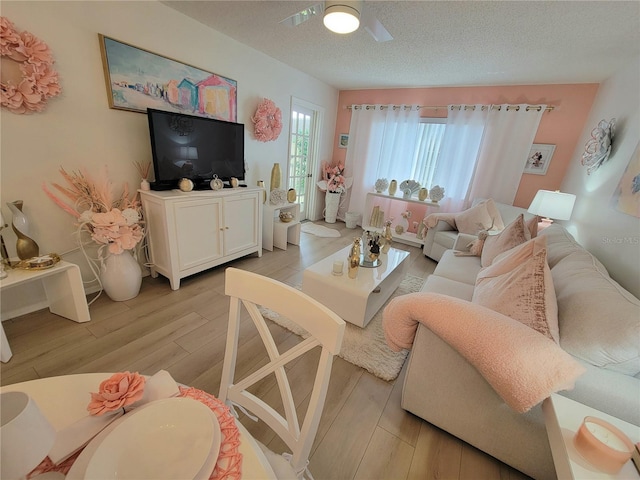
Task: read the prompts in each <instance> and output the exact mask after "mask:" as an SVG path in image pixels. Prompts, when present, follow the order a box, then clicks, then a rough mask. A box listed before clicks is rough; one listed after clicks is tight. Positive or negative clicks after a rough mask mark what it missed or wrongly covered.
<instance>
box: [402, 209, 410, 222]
mask: <svg viewBox="0 0 640 480" xmlns="http://www.w3.org/2000/svg"><path fill="white" fill-rule="evenodd" d="M400 215H401V216H402V218H404V219H407V220H408V219H410V218H411V211H410V210H407V211H406V212H402V213H401V214H400Z"/></svg>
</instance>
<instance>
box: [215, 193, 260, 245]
mask: <svg viewBox="0 0 640 480" xmlns="http://www.w3.org/2000/svg"><path fill="white" fill-rule="evenodd" d="M258 202H259V195H256V194H255V193H248V194H245V195H234V196H229V197H226V198H225V199H224V254H225V255H233V254H234V253H238V252H241V251H243V250H246V249H247V248H253V247H256V246H257V245H258V235H259V234H260V235H262V232H258V226H259V225H258V215H259V214H260V207H259V203H258Z"/></svg>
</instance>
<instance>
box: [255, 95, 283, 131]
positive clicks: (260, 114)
mask: <svg viewBox="0 0 640 480" xmlns="http://www.w3.org/2000/svg"><path fill="white" fill-rule="evenodd" d="M251 121H252V122H253V132H254V135H255V137H256V138H257V139H258V140H260V141H261V142H269V141H271V140H275V139H277V138H278V136H280V132H281V131H282V112H281V111H280V109H279V108H278V107H276V104H275V103H273V100H269V99H268V98H264V99H262V101H261V102H260V103H259V104H258V109H257V110H256V113H255V114H254V115H253V117H251Z"/></svg>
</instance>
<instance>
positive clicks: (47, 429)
mask: <svg viewBox="0 0 640 480" xmlns="http://www.w3.org/2000/svg"><path fill="white" fill-rule="evenodd" d="M55 439H56V431H55V429H54V428H53V426H52V425H51V424H50V423H49V421H48V420H47V419H46V418H45V416H44V415H43V414H42V412H41V411H40V409H39V408H38V405H37V404H36V402H35V401H34V400H33V398H31V397H30V396H29V395H27V394H26V393H24V392H3V393H0V457H2V463H1V464H0V478H2V479H6V480H13V479H22V478H26V476H27V474H28V473H29V472H31V471H32V470H33V469H34V468H36V467H37V466H38V465H39V464H40V462H42V460H44V459H45V457H46V456H47V455H48V454H49V451H50V450H51V447H52V446H53V444H54V442H55Z"/></svg>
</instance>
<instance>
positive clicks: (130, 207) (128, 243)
mask: <svg viewBox="0 0 640 480" xmlns="http://www.w3.org/2000/svg"><path fill="white" fill-rule="evenodd" d="M60 173H61V174H62V176H63V177H64V179H65V180H66V181H67V184H68V186H67V187H64V186H62V185H59V184H57V183H54V184H53V187H54V188H55V189H56V190H57V191H58V192H59V193H60V194H62V195H63V197H66V198H67V199H68V200H69V201H71V202H72V203H73V207H71V206H70V205H69V204H67V203H65V202H63V201H62V199H61V198H59V197H58V196H56V195H55V194H54V193H53V192H52V191H50V190H49V188H48V187H47V185H46V184H44V183H43V185H42V188H43V190H44V191H45V193H46V194H47V195H48V196H49V198H51V200H53V201H54V203H55V204H56V205H58V206H59V207H60V208H62V209H63V210H64V211H65V212H67V213H69V214H70V215H72V216H73V217H74V218H76V220H77V222H78V223H77V225H78V227H79V228H80V231H81V232H82V231H86V232H88V233H89V235H90V237H91V239H92V240H93V241H94V242H96V243H97V244H98V245H100V246H107V248H108V251H109V253H113V254H119V253H122V252H123V251H124V250H132V249H133V248H135V246H136V245H137V244H138V242H140V240H142V238H143V237H144V229H143V228H142V225H141V224H142V216H141V214H140V202H139V200H138V196H137V194H136V195H134V197H133V198H132V199H129V189H128V185H127V184H125V185H124V188H123V192H122V195H121V196H120V198H118V199H117V200H116V199H114V196H113V191H112V186H111V182H110V181H109V180H108V179H107V178H106V174H105V175H104V176H103V178H101V179H98V180H94V179H93V178H92V177H91V176H90V175H89V174H88V173H87V172H85V171H84V170H81V171H80V172H71V173H67V172H66V171H65V170H64V169H63V168H61V169H60Z"/></svg>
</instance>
